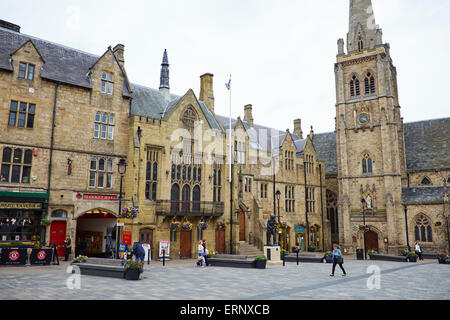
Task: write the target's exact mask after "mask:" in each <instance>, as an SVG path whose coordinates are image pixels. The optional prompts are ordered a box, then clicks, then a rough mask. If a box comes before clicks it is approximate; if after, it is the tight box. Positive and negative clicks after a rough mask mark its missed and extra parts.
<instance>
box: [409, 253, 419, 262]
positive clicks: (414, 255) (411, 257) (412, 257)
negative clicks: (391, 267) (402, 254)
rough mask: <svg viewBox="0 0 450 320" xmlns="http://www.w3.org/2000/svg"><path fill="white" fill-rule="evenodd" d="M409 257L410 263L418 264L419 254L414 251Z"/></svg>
mask: <svg viewBox="0 0 450 320" xmlns="http://www.w3.org/2000/svg"><path fill="white" fill-rule="evenodd" d="M407 257H408V261H409V262H417V254H416V253H415V252H414V251H412V252H409V253H408V256H407Z"/></svg>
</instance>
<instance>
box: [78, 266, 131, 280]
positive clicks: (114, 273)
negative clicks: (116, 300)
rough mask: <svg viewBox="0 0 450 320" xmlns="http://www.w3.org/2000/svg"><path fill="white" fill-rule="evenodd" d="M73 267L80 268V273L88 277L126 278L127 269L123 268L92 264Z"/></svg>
mask: <svg viewBox="0 0 450 320" xmlns="http://www.w3.org/2000/svg"><path fill="white" fill-rule="evenodd" d="M72 265H73V266H76V267H78V268H80V273H81V274H82V275H86V276H96V277H108V278H118V279H123V278H125V268H124V267H123V266H113V265H101V264H90V263H73V264H72ZM72 272H73V271H72Z"/></svg>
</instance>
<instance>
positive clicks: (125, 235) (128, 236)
mask: <svg viewBox="0 0 450 320" xmlns="http://www.w3.org/2000/svg"><path fill="white" fill-rule="evenodd" d="M131 235H132V234H131V232H129V231H124V232H123V241H122V242H123V243H125V244H127V245H129V246H131Z"/></svg>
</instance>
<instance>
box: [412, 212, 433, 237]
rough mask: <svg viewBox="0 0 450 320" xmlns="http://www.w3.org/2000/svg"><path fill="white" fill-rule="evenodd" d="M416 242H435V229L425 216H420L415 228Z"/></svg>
mask: <svg viewBox="0 0 450 320" xmlns="http://www.w3.org/2000/svg"><path fill="white" fill-rule="evenodd" d="M414 235H415V239H416V241H421V242H433V229H432V227H431V224H430V220H429V219H428V218H427V217H425V216H424V215H421V216H419V218H417V220H416V225H415V227H414Z"/></svg>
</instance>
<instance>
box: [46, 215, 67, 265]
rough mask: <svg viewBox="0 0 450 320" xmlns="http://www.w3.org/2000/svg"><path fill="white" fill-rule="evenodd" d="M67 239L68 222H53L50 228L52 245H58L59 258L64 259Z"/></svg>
mask: <svg viewBox="0 0 450 320" xmlns="http://www.w3.org/2000/svg"><path fill="white" fill-rule="evenodd" d="M65 239H66V222H65V221H53V222H52V224H51V226H50V244H52V243H53V242H54V243H55V244H56V248H57V251H58V257H64V240H65Z"/></svg>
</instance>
